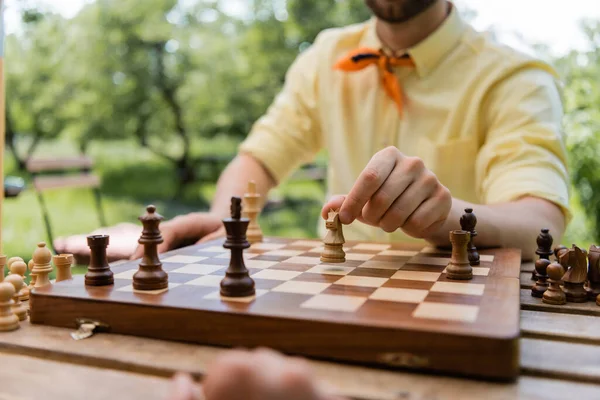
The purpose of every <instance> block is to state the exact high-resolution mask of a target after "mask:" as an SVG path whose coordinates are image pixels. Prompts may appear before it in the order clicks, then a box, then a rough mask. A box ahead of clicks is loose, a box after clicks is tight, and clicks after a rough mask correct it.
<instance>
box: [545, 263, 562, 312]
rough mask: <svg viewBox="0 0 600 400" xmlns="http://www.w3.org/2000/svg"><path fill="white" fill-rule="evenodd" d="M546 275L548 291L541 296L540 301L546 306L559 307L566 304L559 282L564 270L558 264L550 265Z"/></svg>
mask: <svg viewBox="0 0 600 400" xmlns="http://www.w3.org/2000/svg"><path fill="white" fill-rule="evenodd" d="M546 273H547V274H548V283H549V285H548V290H546V291H545V292H544V294H543V295H542V301H543V302H544V303H547V304H554V305H561V304H565V303H566V302H567V297H566V296H565V294H564V292H563V291H562V289H561V288H560V280H561V278H562V276H563V275H564V273H565V269H564V268H563V266H562V265H561V264H559V263H556V262H554V263H550V265H548V268H547V269H546Z"/></svg>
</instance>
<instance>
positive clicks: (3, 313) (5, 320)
mask: <svg viewBox="0 0 600 400" xmlns="http://www.w3.org/2000/svg"><path fill="white" fill-rule="evenodd" d="M15 293H16V291H15V287H14V286H13V285H12V284H11V283H9V282H0V332H7V331H14V330H15V329H19V317H17V316H16V315H15V313H14V312H13V310H12V305H13V300H12V298H13V296H14V295H15Z"/></svg>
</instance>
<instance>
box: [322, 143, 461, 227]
mask: <svg viewBox="0 0 600 400" xmlns="http://www.w3.org/2000/svg"><path fill="white" fill-rule="evenodd" d="M451 207H452V196H451V195H450V191H449V190H448V189H447V188H446V187H445V186H444V185H442V184H441V183H440V181H439V180H438V179H437V177H436V176H435V174H433V172H431V171H429V170H428V169H427V168H426V167H425V165H424V164H423V161H422V160H421V159H420V158H417V157H408V156H405V155H404V154H402V153H401V152H400V151H399V150H398V149H397V148H395V147H387V148H385V149H383V150H381V151H379V152H378V153H376V154H375V155H374V156H373V157H372V158H371V160H370V161H369V163H368V164H367V166H366V167H365V169H364V170H363V171H362V173H361V174H360V176H359V177H358V179H357V180H356V182H355V184H354V186H353V187H352V189H351V190H350V192H349V193H348V194H347V195H346V196H343V195H340V196H335V197H333V198H331V199H330V200H329V201H328V202H327V203H326V204H325V205H324V207H323V210H322V215H323V218H326V216H327V212H328V211H329V210H330V209H339V210H340V221H341V222H342V223H343V224H350V223H351V222H352V221H354V220H355V219H358V220H359V221H361V222H364V223H366V224H369V225H372V226H378V227H380V228H381V229H383V230H384V231H386V232H394V231H396V230H397V229H402V230H403V231H404V232H405V233H407V234H408V235H410V236H413V237H417V238H427V237H428V236H430V235H433V234H434V233H435V232H436V230H438V229H439V228H440V227H441V226H442V224H443V223H444V221H445V220H446V218H447V217H448V214H449V212H450V208H451Z"/></svg>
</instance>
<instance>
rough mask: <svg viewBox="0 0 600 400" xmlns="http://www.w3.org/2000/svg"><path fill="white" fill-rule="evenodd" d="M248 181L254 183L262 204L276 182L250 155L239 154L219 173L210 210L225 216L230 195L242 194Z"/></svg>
mask: <svg viewBox="0 0 600 400" xmlns="http://www.w3.org/2000/svg"><path fill="white" fill-rule="evenodd" d="M249 181H254V182H255V183H256V192H257V193H258V194H260V195H261V200H262V201H263V203H262V204H264V201H265V199H266V197H267V195H268V193H269V191H270V190H271V189H273V188H274V187H275V186H276V182H275V180H274V179H273V178H272V176H271V175H270V174H269V172H268V171H267V170H266V169H265V167H264V166H263V165H262V164H261V163H260V162H259V161H257V160H256V159H255V158H253V157H251V156H248V155H245V154H240V155H238V156H237V157H236V158H235V159H234V160H233V161H232V162H231V163H230V164H229V165H228V166H227V168H225V170H224V171H223V173H222V174H221V177H220V178H219V181H218V183H217V192H216V194H215V197H214V199H213V202H212V206H211V212H212V213H213V214H215V215H219V216H220V217H222V218H225V217H227V216H228V215H229V214H230V205H231V197H232V196H240V197H241V196H243V195H244V193H246V191H247V189H248V182H249ZM262 204H261V206H262Z"/></svg>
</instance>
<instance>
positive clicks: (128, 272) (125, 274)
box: [113, 269, 138, 279]
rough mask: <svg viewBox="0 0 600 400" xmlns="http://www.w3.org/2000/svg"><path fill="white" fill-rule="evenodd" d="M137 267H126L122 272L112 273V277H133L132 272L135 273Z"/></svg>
mask: <svg viewBox="0 0 600 400" xmlns="http://www.w3.org/2000/svg"><path fill="white" fill-rule="evenodd" d="M137 271H138V270H137V269H128V270H125V271H123V272H119V273H118V274H114V275H113V278H115V279H133V274H135V273H136V272H137Z"/></svg>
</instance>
